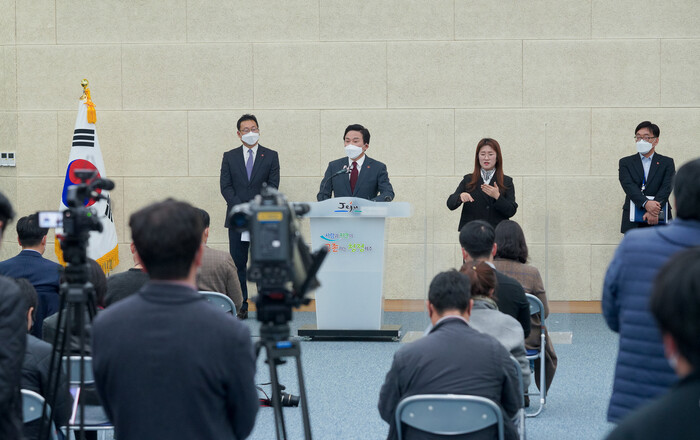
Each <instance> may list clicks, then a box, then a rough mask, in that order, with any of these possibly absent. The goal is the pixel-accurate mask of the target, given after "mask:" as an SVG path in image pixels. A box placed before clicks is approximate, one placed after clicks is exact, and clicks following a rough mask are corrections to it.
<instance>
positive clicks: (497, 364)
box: [378, 318, 522, 440]
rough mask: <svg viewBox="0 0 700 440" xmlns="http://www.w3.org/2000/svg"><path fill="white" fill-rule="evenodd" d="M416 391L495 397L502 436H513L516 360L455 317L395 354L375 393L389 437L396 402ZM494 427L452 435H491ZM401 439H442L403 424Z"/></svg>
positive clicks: (517, 397) (517, 392) (393, 433)
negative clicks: (499, 409)
mask: <svg viewBox="0 0 700 440" xmlns="http://www.w3.org/2000/svg"><path fill="white" fill-rule="evenodd" d="M416 394H471V395H476V396H481V397H486V398H488V399H491V400H493V401H494V402H495V403H496V404H497V405H499V406H500V407H501V409H502V410H503V424H504V426H505V431H506V435H505V438H506V439H515V438H517V433H516V430H515V426H514V425H513V423H512V422H511V420H512V418H513V416H514V415H515V413H516V412H517V411H518V409H519V408H520V406H521V403H520V402H521V399H522V397H521V396H520V390H519V389H518V379H517V372H516V370H515V364H513V361H512V360H511V359H510V353H508V351H507V350H506V349H505V348H504V347H503V346H502V345H501V344H500V342H498V341H497V340H496V339H494V338H493V337H492V336H489V335H487V334H485V333H480V332H478V331H476V330H474V329H473V328H471V327H470V326H469V325H468V324H467V323H466V322H464V321H462V320H461V319H459V318H447V319H445V320H443V321H442V322H439V323H438V324H437V325H436V326H435V327H433V329H432V330H431V331H430V333H429V334H428V335H427V336H424V337H423V338H421V339H419V340H417V341H415V342H412V343H410V344H406V345H404V346H403V347H401V348H400V349H399V350H398V351H397V352H396V354H394V361H393V363H392V364H391V369H390V370H389V372H388V373H387V375H386V379H385V380H384V385H382V389H381V391H380V393H379V404H378V407H379V414H380V416H381V417H382V419H384V420H385V421H386V422H387V423H389V435H388V436H387V439H395V438H396V425H395V413H396V407H397V406H398V404H399V402H400V401H401V400H402V399H404V398H406V397H409V396H413V395H416ZM495 431H496V430H495V429H494V427H490V428H487V429H484V430H482V431H478V432H476V433H473V434H469V435H465V436H464V435H463V436H454V437H452V436H450V437H449V438H450V439H464V438H469V439H494V438H496V432H495ZM404 432H405V435H404V438H407V439H409V438H410V439H421V440H423V439H425V440H427V439H430V440H434V439H438V438H440V439H442V438H447V437H444V436H436V435H430V434H428V433H426V432H423V431H418V430H416V429H413V428H411V427H409V426H405V429H404Z"/></svg>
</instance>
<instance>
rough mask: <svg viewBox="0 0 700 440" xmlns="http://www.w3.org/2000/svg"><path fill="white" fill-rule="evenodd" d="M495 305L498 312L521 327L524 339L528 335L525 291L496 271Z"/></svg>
mask: <svg viewBox="0 0 700 440" xmlns="http://www.w3.org/2000/svg"><path fill="white" fill-rule="evenodd" d="M494 272H495V273H496V281H497V282H498V285H497V286H496V294H495V296H496V298H495V299H496V304H497V305H498V310H499V311H501V312H503V313H505V314H506V315H510V316H512V317H513V318H515V319H516V320H517V321H518V322H519V323H520V325H521V326H522V327H523V332H524V333H525V338H527V337H528V336H529V335H530V323H531V321H530V303H529V302H528V301H527V297H526V296H525V289H523V286H521V285H520V283H519V282H518V281H517V280H516V279H515V278H511V277H509V276H508V275H505V274H503V273H501V272H499V271H497V270H494Z"/></svg>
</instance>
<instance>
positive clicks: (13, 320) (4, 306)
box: [0, 193, 27, 440]
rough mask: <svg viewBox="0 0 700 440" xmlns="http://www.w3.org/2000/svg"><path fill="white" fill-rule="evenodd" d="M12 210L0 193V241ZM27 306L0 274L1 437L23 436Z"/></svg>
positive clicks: (7, 280)
mask: <svg viewBox="0 0 700 440" xmlns="http://www.w3.org/2000/svg"><path fill="white" fill-rule="evenodd" d="M14 216H15V214H14V212H13V210H12V205H11V204H10V201H9V200H7V198H6V197H5V196H4V195H3V194H2V193H0V241H2V235H3V233H4V232H5V230H6V227H7V224H8V223H9V222H10V221H12V219H13V218H14ZM26 312H27V309H26V305H25V300H24V297H23V296H22V293H21V292H20V291H19V287H17V284H15V282H14V281H13V280H11V279H9V278H6V277H4V276H0V439H3V440H4V439H19V438H22V430H23V428H22V394H21V392H20V390H21V388H20V379H21V377H22V360H23V359H24V350H25V346H26V344H27V338H26V334H27V321H26V319H27V313H26Z"/></svg>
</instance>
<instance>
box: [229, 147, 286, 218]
mask: <svg viewBox="0 0 700 440" xmlns="http://www.w3.org/2000/svg"><path fill="white" fill-rule="evenodd" d="M263 183H267V186H272V187H274V188H279V186H280V162H279V158H278V156H277V152H276V151H274V150H270V149H269V148H265V147H263V146H262V145H260V144H258V152H257V154H256V155H255V162H253V172H252V173H251V174H250V181H248V173H247V172H246V169H245V161H244V160H243V145H241V146H240V147H238V148H234V149H233V150H230V151H227V152H226V153H224V158H223V160H222V161H221V175H220V177H219V186H220V187H221V195H222V196H224V199H226V221H225V223H224V226H226V227H227V228H230V227H231V225H230V224H229V221H228V214H229V212H231V208H233V207H234V206H236V205H238V204H240V203H245V202H248V201H250V200H251V199H252V198H253V197H255V196H256V195H258V194H260V191H261V190H262V185H263Z"/></svg>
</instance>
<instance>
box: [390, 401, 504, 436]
mask: <svg viewBox="0 0 700 440" xmlns="http://www.w3.org/2000/svg"><path fill="white" fill-rule="evenodd" d="M402 423H405V424H407V425H409V426H411V427H413V428H416V429H420V430H422V431H426V432H429V433H432V434H439V435H460V434H468V433H471V432H476V431H480V430H482V429H484V428H488V427H489V426H493V425H497V428H498V439H499V440H503V436H504V426H503V413H502V412H501V408H500V407H499V406H498V405H497V404H496V403H494V402H493V401H492V400H490V399H487V398H485V397H481V396H471V395H459V394H419V395H415V396H410V397H407V398H405V399H403V400H401V402H399V405H398V406H397V407H396V432H397V435H398V439H399V440H402V438H403V430H402Z"/></svg>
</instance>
